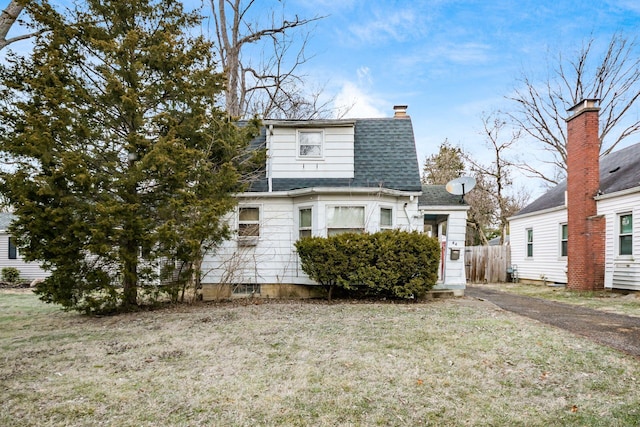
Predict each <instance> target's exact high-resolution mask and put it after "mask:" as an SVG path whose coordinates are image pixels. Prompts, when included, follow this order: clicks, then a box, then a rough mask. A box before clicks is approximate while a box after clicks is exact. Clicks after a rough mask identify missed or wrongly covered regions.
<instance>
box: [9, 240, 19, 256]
mask: <svg viewBox="0 0 640 427" xmlns="http://www.w3.org/2000/svg"><path fill="white" fill-rule="evenodd" d="M17 258H18V247H17V246H16V240H15V239H14V238H13V237H9V259H17Z"/></svg>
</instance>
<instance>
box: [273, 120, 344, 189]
mask: <svg viewBox="0 0 640 427" xmlns="http://www.w3.org/2000/svg"><path fill="white" fill-rule="evenodd" d="M313 131H316V130H315V129H314V130H313ZM321 131H322V133H323V140H322V154H321V156H310V155H308V156H301V155H300V149H301V147H300V145H299V141H298V135H299V134H300V133H301V132H306V129H296V128H295V127H276V128H274V129H273V134H272V135H270V136H269V141H268V150H269V152H268V155H269V163H268V165H269V166H268V167H269V174H270V175H271V177H272V178H353V177H354V163H353V162H354V127H353V125H345V126H335V127H326V128H323V129H322V130H321ZM307 142H308V144H303V146H305V147H306V148H304V150H307V151H305V152H309V153H314V152H317V149H316V148H314V147H315V146H314V144H312V143H311V141H309V140H307Z"/></svg>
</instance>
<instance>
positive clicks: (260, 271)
mask: <svg viewBox="0 0 640 427" xmlns="http://www.w3.org/2000/svg"><path fill="white" fill-rule="evenodd" d="M247 196H250V195H249V194H247ZM259 201H260V205H259V206H260V240H259V241H258V242H257V244H256V245H255V246H250V247H247V246H242V245H238V244H237V243H236V239H232V240H229V241H226V242H223V244H222V245H221V246H220V247H219V248H218V249H217V251H216V252H215V253H212V254H207V256H205V260H204V263H203V268H202V269H203V271H205V272H206V276H205V277H204V278H203V283H205V284H211V283H233V284H237V283H262V284H275V283H288V284H314V283H313V282H312V281H311V280H309V278H308V277H307V276H306V275H305V274H304V272H303V271H302V269H301V268H300V264H299V259H298V255H297V253H296V252H295V247H294V244H295V242H296V240H298V238H299V233H300V211H302V210H304V209H308V208H311V209H312V212H311V213H312V218H311V220H312V233H311V234H312V235H314V236H326V230H327V212H328V209H329V208H332V207H336V206H347V207H350V206H351V207H354V206H356V207H363V208H364V230H365V231H366V232H368V233H374V232H376V231H378V229H379V219H378V217H377V216H378V215H379V212H380V207H381V204H382V205H383V206H384V207H391V208H392V209H393V210H394V212H403V207H404V204H405V203H407V202H408V205H407V212H408V213H409V215H408V216H407V215H398V217H397V218H395V224H394V225H395V227H397V228H400V229H403V230H417V229H418V227H419V225H420V224H421V220H420V219H415V223H414V224H412V225H411V226H409V224H408V219H409V218H411V219H413V218H414V217H416V216H417V215H418V210H417V199H416V200H415V201H409V199H408V197H404V198H398V197H395V196H380V195H377V194H376V195H347V196H345V195H314V196H311V197H308V196H305V197H299V198H295V197H293V198H292V197H287V196H282V197H268V198H261V199H260V200H259ZM255 202H256V199H253V198H250V197H247V202H246V203H243V201H242V200H241V202H240V206H254V205H253V204H252V203H255ZM347 203H348V204H347ZM461 215H462V217H461V218H460V219H459V225H460V226H459V231H460V232H461V233H462V236H461V239H462V241H463V242H464V229H465V219H466V212H462V213H461ZM227 221H229V223H230V224H234V223H235V224H237V221H238V213H237V212H236V213H235V215H233V214H230V215H229V216H228V217H227ZM452 225H453V224H452ZM303 228H305V227H303ZM461 265H462V266H461V267H460V269H459V270H460V271H457V270H456V271H453V270H452V272H451V274H450V278H451V279H452V280H454V278H456V277H457V275H459V274H462V277H461V278H458V279H455V280H458V281H459V282H460V283H464V282H465V281H464V263H462V264H461ZM460 272H461V273H460Z"/></svg>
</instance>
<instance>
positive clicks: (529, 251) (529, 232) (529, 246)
mask: <svg viewBox="0 0 640 427" xmlns="http://www.w3.org/2000/svg"><path fill="white" fill-rule="evenodd" d="M524 231H525V242H526V246H525V247H526V257H525V258H533V227H529V228H525V230H524ZM529 238H531V239H529Z"/></svg>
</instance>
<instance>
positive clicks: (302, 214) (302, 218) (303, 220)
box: [298, 208, 313, 238]
mask: <svg viewBox="0 0 640 427" xmlns="http://www.w3.org/2000/svg"><path fill="white" fill-rule="evenodd" d="M311 214H312V211H311V208H303V209H300V210H299V211H298V236H299V237H300V238H302V237H311V229H312V224H313V217H312V215H311Z"/></svg>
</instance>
